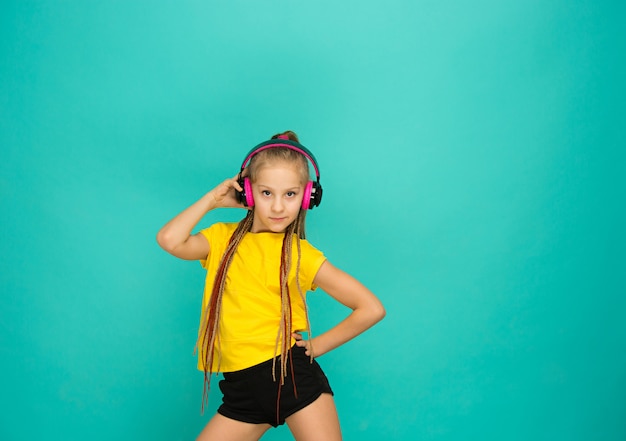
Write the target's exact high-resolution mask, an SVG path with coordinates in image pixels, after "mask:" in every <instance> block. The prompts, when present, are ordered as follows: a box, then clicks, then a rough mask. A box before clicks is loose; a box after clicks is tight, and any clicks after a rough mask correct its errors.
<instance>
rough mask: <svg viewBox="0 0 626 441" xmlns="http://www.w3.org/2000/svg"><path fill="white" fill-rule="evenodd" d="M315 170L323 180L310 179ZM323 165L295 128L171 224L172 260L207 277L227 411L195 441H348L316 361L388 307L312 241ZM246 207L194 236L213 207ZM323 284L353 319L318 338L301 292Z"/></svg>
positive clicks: (204, 320) (207, 335)
mask: <svg viewBox="0 0 626 441" xmlns="http://www.w3.org/2000/svg"><path fill="white" fill-rule="evenodd" d="M309 162H311V163H312V165H313V167H314V168H315V174H316V178H317V179H316V181H311V180H310V175H309V164H308V163H309ZM319 178H320V175H319V169H318V166H317V163H316V161H315V158H314V157H313V155H312V154H311V152H309V151H308V150H307V149H306V148H305V147H304V146H302V145H301V144H300V143H299V141H298V137H297V136H296V134H295V133H294V132H291V131H288V132H285V133H282V134H279V135H275V136H274V137H272V139H271V140H270V141H267V142H264V143H262V144H259V145H258V146H257V147H255V148H254V149H253V150H252V151H251V152H250V153H249V154H248V155H247V157H246V158H245V160H244V163H243V165H242V166H241V170H240V172H239V173H238V174H237V175H236V176H235V177H234V178H232V179H227V180H225V181H224V182H222V183H221V184H220V185H218V186H217V187H215V188H214V189H213V190H211V191H209V192H208V193H207V194H205V195H204V196H203V197H202V198H200V199H199V200H198V201H197V202H195V203H194V204H193V205H191V206H190V207H188V208H187V209H185V210H184V211H183V212H181V213H180V214H179V215H177V216H176V217H174V218H173V219H172V220H171V221H169V222H168V223H167V224H166V225H165V226H164V227H163V228H162V229H161V231H159V233H158V235H157V241H158V243H159V245H160V246H161V247H162V248H163V249H164V250H166V251H167V252H169V253H171V254H173V255H174V256H176V257H179V258H181V259H186V260H200V262H201V263H202V265H203V267H204V268H205V269H206V270H207V277H206V284H205V291H204V299H203V312H202V317H201V323H200V331H199V334H198V342H197V349H198V368H199V369H200V370H202V371H204V374H205V396H204V398H203V404H204V402H205V399H206V394H207V391H208V383H209V380H210V377H211V374H213V373H217V372H222V373H223V375H224V379H223V380H222V381H220V382H219V386H220V389H221V391H222V393H223V403H222V405H221V406H220V407H219V409H218V411H217V412H218V413H217V414H216V415H215V416H213V418H212V419H211V420H210V421H209V423H208V424H207V425H206V427H205V428H204V430H203V431H202V433H200V435H199V437H198V440H202V441H208V440H219V441H229V440H233V441H234V440H241V441H243V440H258V439H259V438H261V436H262V435H263V434H264V433H265V432H266V431H267V430H268V429H269V428H270V427H272V426H274V427H276V426H277V425H280V424H283V423H285V422H286V423H287V425H288V427H289V429H290V430H291V433H292V434H293V436H294V438H295V439H296V440H298V441H307V440H325V441H332V440H340V439H341V431H340V428H339V420H338V417H337V412H336V409H335V404H334V400H333V392H332V390H331V388H330V385H329V383H328V380H327V379H326V376H325V375H324V373H323V372H322V370H321V368H320V366H319V364H318V363H317V362H316V361H315V360H314V359H315V358H317V357H320V356H321V355H324V354H325V353H327V352H328V351H330V350H332V349H334V348H336V347H337V346H339V345H341V344H343V343H345V342H347V341H348V340H350V339H352V338H354V337H356V336H357V335H358V334H360V333H361V332H363V331H365V330H366V329H368V328H369V327H371V326H372V325H374V324H375V323H376V322H378V321H379V320H381V319H382V318H383V317H384V315H385V310H384V308H383V306H382V304H381V303H380V301H379V300H378V299H377V298H376V297H375V296H374V294H372V293H371V292H370V291H369V290H368V289H367V288H366V287H365V286H363V285H362V284H361V283H360V282H358V281H357V280H356V279H354V278H353V277H351V276H350V275H348V274H347V273H345V272H343V271H341V270H340V269H338V268H336V267H335V266H333V265H332V264H331V263H330V262H329V261H328V260H327V259H326V258H325V257H324V255H323V254H322V253H321V252H320V251H318V250H317V249H316V248H314V247H313V246H312V245H311V244H310V243H309V242H308V241H307V240H306V239H305V232H304V220H305V215H306V212H307V210H309V209H312V208H314V207H315V206H317V205H319V204H320V202H321V198H322V187H321V185H320V183H319ZM222 207H240V208H247V209H248V212H247V214H246V216H245V218H244V219H243V220H241V221H240V222H239V223H238V224H236V223H217V224H214V225H213V226H211V227H209V228H207V229H204V230H202V231H200V232H199V233H197V234H193V235H192V234H191V232H192V230H193V228H194V227H195V226H196V224H197V223H198V222H199V221H200V220H201V219H202V217H203V216H204V215H205V214H206V213H207V212H208V211H210V210H213V209H216V208H222ZM317 287H320V288H321V289H322V290H324V292H326V293H327V294H329V295H330V296H331V297H333V298H334V299H335V300H337V301H338V302H340V303H342V304H343V305H345V306H347V307H348V308H350V309H351V310H352V312H351V313H350V314H349V315H348V316H347V317H346V318H345V319H344V320H343V321H341V322H340V323H338V324H337V325H336V326H334V327H333V328H331V329H330V330H328V331H326V332H324V333H323V334H320V335H318V336H315V337H312V338H310V339H304V338H303V336H302V332H308V331H309V330H310V326H309V321H308V313H307V308H306V301H305V293H306V291H307V290H315V289H316V288H317Z"/></svg>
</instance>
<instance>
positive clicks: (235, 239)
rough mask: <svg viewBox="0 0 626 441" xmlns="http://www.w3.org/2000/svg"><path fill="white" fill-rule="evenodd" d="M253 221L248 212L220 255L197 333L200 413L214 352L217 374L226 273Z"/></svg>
mask: <svg viewBox="0 0 626 441" xmlns="http://www.w3.org/2000/svg"><path fill="white" fill-rule="evenodd" d="M253 220H254V212H253V211H249V212H248V213H247V214H246V217H245V218H243V219H242V220H241V221H240V222H239V225H237V228H236V229H235V231H234V232H233V234H232V236H231V237H230V240H229V242H228V245H227V246H226V250H225V251H224V254H223V255H222V259H221V261H220V264H219V267H218V270H217V274H216V275H215V281H214V282H213V290H212V292H211V297H210V299H209V303H208V304H207V307H206V309H205V310H204V311H203V313H202V319H201V323H202V325H201V327H200V331H199V333H198V341H197V342H196V348H198V347H199V348H201V351H200V353H201V354H202V355H203V356H204V390H203V395H202V411H204V405H205V404H206V403H207V402H208V394H209V387H210V383H211V374H213V357H214V353H215V352H217V356H218V358H217V369H216V370H215V371H216V372H219V366H220V361H221V351H220V341H219V332H218V331H219V325H220V312H221V306H222V295H223V294H224V286H225V283H226V273H227V272H228V268H229V266H230V263H231V262H232V260H233V256H234V255H235V251H236V250H237V246H238V245H239V243H240V242H241V239H243V237H244V235H245V234H246V233H247V232H248V231H250V228H251V227H252V221H253ZM216 343H217V346H216ZM216 349H217V351H216Z"/></svg>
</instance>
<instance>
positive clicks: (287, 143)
mask: <svg viewBox="0 0 626 441" xmlns="http://www.w3.org/2000/svg"><path fill="white" fill-rule="evenodd" d="M276 147H284V148H287V149H289V150H293V151H296V152H298V153H301V154H303V155H304V156H305V157H306V158H307V159H308V160H309V161H310V162H311V164H313V168H314V169H315V177H316V178H317V182H319V180H320V171H319V168H318V167H317V161H316V160H315V156H313V153H311V152H310V151H309V149H307V148H306V147H305V146H303V145H302V144H300V143H299V142H295V141H291V140H283V139H281V140H277V139H270V140H269V141H265V142H262V143H261V144H259V145H257V146H256V147H254V148H253V149H252V150H250V152H249V153H248V154H247V155H246V159H245V160H244V161H243V164H241V171H243V170H244V169H245V168H246V166H247V165H248V162H250V160H251V159H252V157H253V156H254V155H256V154H257V153H259V152H262V151H263V150H267V149H271V148H276Z"/></svg>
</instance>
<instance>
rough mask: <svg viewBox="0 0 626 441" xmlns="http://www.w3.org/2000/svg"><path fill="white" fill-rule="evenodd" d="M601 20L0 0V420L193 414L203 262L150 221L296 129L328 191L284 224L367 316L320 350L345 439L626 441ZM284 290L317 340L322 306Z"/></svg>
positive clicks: (608, 66)
mask: <svg viewBox="0 0 626 441" xmlns="http://www.w3.org/2000/svg"><path fill="white" fill-rule="evenodd" d="M624 17H626V8H625V6H624V3H623V2H617V1H615V2H612V1H565V0H563V1H530V0H529V1H509V2H499V1H472V2H469V1H446V0H442V1H437V2H435V1H420V0H405V1H402V0H391V1H385V2H373V1H365V2H364V1H354V0H348V1H330V0H320V1H303V0H266V1H242V0H229V1H209V0H206V1H197V0H196V1H192V0H187V1H176V2H174V1H164V2H148V1H141V2H138V1H137V2H128V1H88V0H86V1H76V0H75V1H69V0H68V1H57V2H54V1H3V2H2V5H1V6H0V149H1V150H0V151H1V157H0V176H1V178H0V210H1V213H2V229H1V234H2V236H1V237H0V247H1V248H0V251H1V253H0V268H1V270H0V274H1V275H0V283H1V285H0V286H1V291H2V292H1V294H0V356H1V360H2V362H1V365H0V391H1V393H0V406H1V408H0V439H2V440H33V439H39V438H43V439H53V440H66V439H70V440H78V439H85V438H89V439H93V440H108V439H118V440H144V439H152V440H189V439H193V438H194V437H195V436H196V435H197V434H198V433H199V431H200V430H201V428H202V427H203V425H204V424H205V423H206V421H207V419H208V418H209V417H210V415H211V414H212V413H213V411H214V409H215V407H217V405H218V404H219V393H218V390H217V387H216V383H214V386H215V387H214V389H213V390H212V392H211V397H210V406H209V410H208V411H207V413H206V414H205V415H204V416H201V415H200V402H201V390H202V376H201V375H200V374H199V373H198V372H197V371H196V370H195V358H194V357H193V354H192V353H193V346H194V343H195V335H196V328H197V322H198V316H199V304H200V298H201V291H202V284H203V276H204V274H203V270H202V269H201V267H200V265H198V264H196V263H189V262H183V261H179V260H177V259H174V258H172V257H171V256H169V255H167V254H166V253H164V252H163V251H161V250H160V249H159V248H158V246H157V244H156V242H155V235H156V232H157V231H158V229H159V228H160V227H161V226H162V225H163V224H164V223H165V222H166V221H167V220H168V219H169V218H171V217H172V216H173V215H174V214H176V213H177V212H179V211H180V210H182V209H183V208H184V207H186V206H187V205H189V204H190V203H192V202H193V201H195V200H196V199H197V198H198V197H200V196H201V195H202V194H203V193H204V192H206V191H208V190H209V189H211V188H212V187H213V186H214V185H216V184H217V183H218V182H220V181H221V180H222V179H224V178H226V177H229V176H232V175H233V174H234V173H235V172H236V171H237V169H238V167H239V165H240V163H241V161H242V159H243V155H244V154H245V153H246V152H247V151H248V150H249V149H250V148H251V147H252V146H253V145H255V144H256V143H258V142H260V141H263V140H265V139H266V138H268V137H269V136H270V135H272V134H274V133H276V132H278V131H282V130H286V129H293V130H295V131H297V132H298V133H299V134H300V136H301V139H302V142H303V143H304V144H305V145H306V146H307V147H309V148H310V149H311V150H313V151H314V153H315V155H316V156H317V159H318V160H319V162H320V167H321V174H322V183H323V185H324V189H325V194H324V201H323V203H322V205H321V206H320V207H319V208H316V209H315V210H314V211H312V212H311V213H310V216H309V217H308V232H309V238H310V240H311V241H312V242H313V243H314V244H315V245H316V246H318V247H319V248H321V249H322V250H324V252H325V253H326V255H327V256H328V257H329V259H330V260H331V261H332V262H333V263H335V264H336V265H337V266H339V267H341V268H343V269H345V270H347V271H348V272H350V273H352V274H353V275H355V276H356V277H357V278H359V279H360V280H362V281H363V282H364V283H365V284H366V285H368V286H369V287H370V288H371V289H372V290H373V291H374V292H375V293H376V294H377V295H378V296H379V297H380V298H381V299H382V301H383V302H384V304H385V306H386V308H387V312H388V314H387V317H386V319H385V320H384V321H383V322H382V323H381V324H379V325H378V326H376V327H375V328H373V329H372V330H371V331H369V332H368V333H366V334H364V335H363V336H361V337H359V338H358V339H356V340H354V341H352V342H350V343H349V344H346V345H345V346H343V347H341V348H339V349H337V350H336V351H334V352H332V353H329V354H327V355H325V356H324V357H322V358H320V363H321V364H322V365H323V367H324V368H325V370H326V372H327V374H328V376H329V377H330V379H331V383H332V385H333V388H334V390H335V392H336V401H337V406H338V409H339V412H340V417H341V421H342V426H343V430H344V433H345V439H346V440H380V439H385V440H386V439H390V440H391V439H392V440H474V439H476V440H498V441H499V440H529V439H532V440H554V439H558V440H625V439H626V399H625V398H626V323H625V319H626V302H625V300H624V294H625V293H626V282H625V277H624V276H625V273H626V258H625V256H624V249H625V246H626V236H625V234H624V225H625V224H626V208H625V200H626V182H625V179H624V172H626V166H625V164H626V154H625V153H624V148H625V146H626V142H625V141H626V139H625V135H624V127H626V118H625V112H624V108H623V107H624V102H625V98H626V93H625V86H624V85H625V82H624V78H626V69H625V66H626V63H625V60H624V54H625V53H626V33H625V31H624V30H623V29H624V27H623V21H624ZM242 215H243V213H242V212H241V211H240V210H223V211H221V212H211V213H209V214H208V215H207V216H206V218H205V219H204V220H203V222H202V226H206V225H209V224H210V223H211V222H214V221H216V220H235V219H239V218H240V217H241V216H242ZM310 303H311V310H312V319H313V322H314V323H313V326H314V328H313V329H314V332H315V331H317V332H322V331H323V330H325V329H327V328H328V327H329V326H331V325H332V324H333V323H335V322H336V321H338V320H339V319H340V318H342V317H343V316H344V315H345V314H346V313H347V311H346V310H345V308H343V307H341V306H340V305H337V304H335V303H334V302H332V301H331V300H329V299H328V297H327V296H325V295H324V294H323V293H321V292H318V293H315V294H312V295H311V296H310ZM264 439H268V440H286V439H291V437H290V435H289V432H288V431H287V430H286V428H284V427H283V428H280V429H278V430H274V431H271V432H269V433H268V434H267V436H266V437H265V438H264Z"/></svg>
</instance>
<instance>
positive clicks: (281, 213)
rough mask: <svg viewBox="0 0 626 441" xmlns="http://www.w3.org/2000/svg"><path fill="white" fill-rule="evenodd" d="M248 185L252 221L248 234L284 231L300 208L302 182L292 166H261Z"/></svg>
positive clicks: (274, 163)
mask: <svg viewBox="0 0 626 441" xmlns="http://www.w3.org/2000/svg"><path fill="white" fill-rule="evenodd" d="M251 184H252V196H253V197H254V221H253V223H252V228H251V230H250V231H251V232H252V233H260V232H273V233H282V232H284V231H285V229H286V228H287V227H288V226H289V224H291V223H292V222H293V221H294V220H295V219H296V217H297V216H298V213H299V212H300V207H301V206H302V196H303V193H304V183H303V182H302V173H301V172H300V171H299V170H298V167H297V166H296V164H292V163H289V162H284V161H277V162H273V163H270V164H267V165H264V166H263V167H261V168H260V169H259V170H258V171H257V173H256V179H255V181H254V182H252V183H251Z"/></svg>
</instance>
